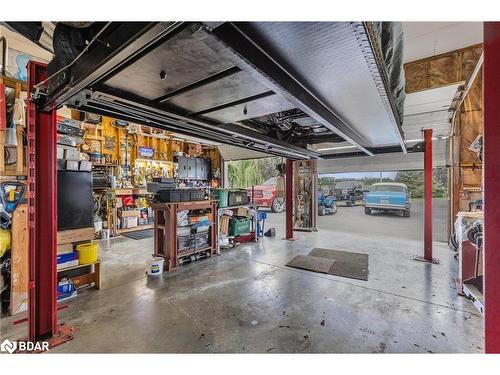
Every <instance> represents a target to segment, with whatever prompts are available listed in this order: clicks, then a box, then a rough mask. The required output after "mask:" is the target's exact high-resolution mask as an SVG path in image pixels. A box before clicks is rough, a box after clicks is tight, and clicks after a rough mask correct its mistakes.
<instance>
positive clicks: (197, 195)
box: [191, 189, 205, 201]
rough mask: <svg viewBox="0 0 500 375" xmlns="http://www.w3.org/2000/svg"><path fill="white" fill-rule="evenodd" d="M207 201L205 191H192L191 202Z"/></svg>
mask: <svg viewBox="0 0 500 375" xmlns="http://www.w3.org/2000/svg"><path fill="white" fill-rule="evenodd" d="M204 199H205V191H204V190H200V189H193V190H191V200H192V201H202V200H204Z"/></svg>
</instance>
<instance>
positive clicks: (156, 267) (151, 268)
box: [147, 257, 165, 276]
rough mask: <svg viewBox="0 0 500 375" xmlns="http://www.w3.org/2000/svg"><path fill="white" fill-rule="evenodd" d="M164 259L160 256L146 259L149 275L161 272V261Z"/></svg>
mask: <svg viewBox="0 0 500 375" xmlns="http://www.w3.org/2000/svg"><path fill="white" fill-rule="evenodd" d="M164 262H165V259H163V258H161V257H154V258H153V259H151V260H149V261H148V270H147V273H148V275H149V276H157V275H161V274H162V273H163V263H164Z"/></svg>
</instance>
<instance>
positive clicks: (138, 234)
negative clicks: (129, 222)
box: [122, 229, 154, 240]
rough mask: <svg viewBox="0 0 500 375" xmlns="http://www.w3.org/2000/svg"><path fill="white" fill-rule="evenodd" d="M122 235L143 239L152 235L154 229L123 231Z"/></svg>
mask: <svg viewBox="0 0 500 375" xmlns="http://www.w3.org/2000/svg"><path fill="white" fill-rule="evenodd" d="M122 236H125V237H128V238H132V239H133V240H143V239H144V238H149V237H153V236H154V229H144V230H139V231H137V232H128V233H123V234H122Z"/></svg>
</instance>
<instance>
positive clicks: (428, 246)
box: [424, 129, 432, 262]
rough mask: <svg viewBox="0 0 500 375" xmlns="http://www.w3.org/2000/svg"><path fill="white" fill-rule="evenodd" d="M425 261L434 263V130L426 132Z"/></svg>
mask: <svg viewBox="0 0 500 375" xmlns="http://www.w3.org/2000/svg"><path fill="white" fill-rule="evenodd" d="M424 144H425V151H424V185H425V189H424V199H425V203H424V259H425V260H426V261H428V262H431V261H432V129H425V130H424Z"/></svg>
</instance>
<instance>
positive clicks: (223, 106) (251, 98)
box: [192, 91, 276, 116]
mask: <svg viewBox="0 0 500 375" xmlns="http://www.w3.org/2000/svg"><path fill="white" fill-rule="evenodd" d="M272 95H276V94H275V93H274V91H266V92H262V93H260V94H256V95H252V96H248V97H246V98H243V99H239V100H235V101H233V102H229V103H224V104H221V105H218V106H217V107H212V108H207V109H204V110H203V111H199V112H195V113H192V115H193V116H201V115H205V114H207V113H208V114H209V113H212V112H215V111H220V110H222V109H226V108H231V107H234V106H237V105H240V104H245V103H249V102H251V101H254V100H258V99H263V98H267V97H269V96H272Z"/></svg>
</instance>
